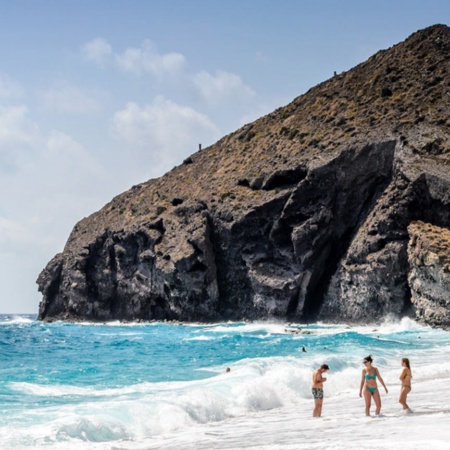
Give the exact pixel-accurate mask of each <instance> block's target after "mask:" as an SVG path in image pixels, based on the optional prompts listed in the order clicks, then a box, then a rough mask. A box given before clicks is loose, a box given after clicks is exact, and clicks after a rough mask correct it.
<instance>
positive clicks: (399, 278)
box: [38, 25, 450, 326]
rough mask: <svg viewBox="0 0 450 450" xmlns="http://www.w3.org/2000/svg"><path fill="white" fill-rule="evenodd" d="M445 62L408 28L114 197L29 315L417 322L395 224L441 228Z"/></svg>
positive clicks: (425, 36) (442, 47)
mask: <svg viewBox="0 0 450 450" xmlns="http://www.w3.org/2000/svg"><path fill="white" fill-rule="evenodd" d="M449 56H450V29H449V28H448V27H446V26H443V25H436V26H433V27H430V28H427V29H425V30H422V31H419V32H417V33H415V34H413V35H412V36H410V37H409V38H408V39H407V40H406V41H404V42H402V43H400V44H398V45H396V46H394V47H392V48H390V49H388V50H385V51H381V52H379V53H377V54H376V55H374V56H372V57H371V58H370V59H369V60H368V61H366V62H365V63H363V64H360V65H359V66H357V67H355V68H354V69H352V70H350V71H348V72H346V73H342V74H340V75H337V76H335V77H333V78H332V79H330V80H328V81H326V82H324V83H322V84H320V85H318V86H316V87H314V88H313V89H311V90H310V91H308V92H307V93H306V94H305V95H303V96H300V97H298V98H297V99H295V100H294V101H293V102H292V103H291V104H289V105H287V106H285V107H283V108H280V109H277V110H276V111H274V112H273V113H271V114H269V115H268V116H265V117H262V118H261V119H258V120H257V121H255V122H254V123H252V124H249V125H246V126H244V127H243V128H241V129H240V130H238V131H236V132H235V133H232V134H230V135H228V136H226V137H224V138H223V139H221V140H220V141H218V142H217V143H216V144H214V145H212V146H211V147H209V148H207V149H204V150H202V151H199V152H197V153H195V154H193V155H192V156H191V157H190V158H188V159H187V160H185V161H184V162H183V164H182V165H180V166H178V167H175V168H174V169H173V170H172V171H170V172H168V173H167V174H166V175H164V176H163V177H161V178H159V179H155V180H150V181H148V182H146V183H143V184H141V185H138V186H134V187H133V188H131V189H130V190H129V191H127V192H125V193H123V194H121V195H119V196H118V197H116V198H114V199H113V200H112V201H111V202H110V203H108V204H107V205H106V206H105V207H104V208H103V209H102V210H100V211H98V212H97V213H95V214H93V215H91V216H90V217H87V218H85V219H83V220H81V221H80V222H79V223H78V224H77V225H76V226H75V228H74V229H73V231H72V233H71V235H70V237H69V239H68V241H67V244H66V246H65V248H64V251H63V252H62V253H60V254H58V255H56V256H55V257H54V258H53V260H52V261H50V262H49V263H48V265H47V267H46V268H45V269H44V270H43V271H42V273H41V274H40V276H39V279H38V284H39V290H40V291H41V292H42V294H43V299H42V302H41V304H40V308H39V318H40V319H41V320H49V321H50V320H57V319H62V320H74V321H76V320H102V321H103V320H117V319H118V320H153V319H158V320H161V319H177V320H185V321H201V320H204V321H209V320H227V319H231V320H237V319H262V318H268V317H277V318H283V319H284V318H289V319H290V320H314V319H321V320H347V321H354V322H356V321H376V320H378V319H381V318H383V317H384V316H386V315H387V314H394V315H402V314H414V313H415V312H417V315H418V317H419V318H420V319H421V320H425V321H427V320H428V319H427V317H431V316H430V315H429V314H428V315H425V314H424V313H423V312H421V311H422V309H423V308H422V306H420V305H419V304H418V302H417V301H416V298H418V296H417V295H416V288H414V287H413V286H414V282H412V281H411V279H412V278H413V277H414V276H416V275H411V274H412V273H416V272H414V271H415V270H416V264H415V263H414V264H413V263H412V260H411V258H408V250H407V249H408V241H409V239H410V234H409V233H411V231H410V232H408V226H409V225H410V224H411V223H412V222H414V221H418V220H420V221H423V222H425V223H430V224H433V225H435V226H439V227H442V228H447V229H448V228H450V195H449V193H450V190H449V188H450V134H449V131H450V114H449V113H450V58H449ZM408 276H409V282H408ZM417 276H418V275H417ZM410 286H411V287H410ZM443 286H444V287H442V289H443V292H448V285H443ZM448 293H450V292H448ZM419 296H420V295H419ZM441 303H442V302H441ZM441 303H439V302H431V303H430V305H429V306H427V308H428V309H429V310H432V311H436V314H435V315H434V316H433V320H432V323H433V324H435V325H443V326H449V325H450V322H449V318H448V316H447V315H446V314H444V313H443V312H442V311H443V309H442V308H444V309H445V308H446V306H442V304H441ZM428 309H427V310H428Z"/></svg>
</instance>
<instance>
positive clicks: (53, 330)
mask: <svg viewBox="0 0 450 450" xmlns="http://www.w3.org/2000/svg"><path fill="white" fill-rule="evenodd" d="M299 326H300V328H301V331H306V332H308V334H291V333H286V329H287V326H286V325H285V324H282V323H249V324H248V323H224V324H214V325H178V324H166V323H152V324H133V325H124V324H120V323H112V324H96V325H92V324H65V323H52V324H47V323H41V322H37V321H35V318H34V317H33V316H20V317H18V316H0V352H1V360H2V365H1V367H0V412H1V414H0V444H1V445H0V448H2V449H8V448H40V447H43V448H47V447H48V448H58V446H60V448H92V447H91V446H90V445H91V444H92V443H96V444H98V445H100V444H102V445H103V444H104V445H105V447H104V448H111V447H108V445H111V443H114V442H124V441H127V440H128V441H134V442H136V441H139V440H140V439H146V438H149V437H154V436H158V435H159V434H161V433H166V432H171V431H176V430H178V429H186V428H189V427H192V426H195V425H196V424H199V423H202V424H205V423H214V422H218V421H223V420H227V419H228V418H230V417H236V416H239V415H245V414H247V413H249V412H254V411H258V410H266V409H272V408H283V406H286V405H288V404H293V403H302V402H306V401H308V402H309V401H310V389H309V386H310V381H309V380H310V375H311V372H312V370H314V369H315V368H316V367H317V366H318V365H320V364H322V363H324V362H326V363H327V364H328V365H329V366H330V367H331V371H330V373H331V374H334V375H336V374H339V377H335V378H334V381H331V384H330V386H331V387H332V391H333V392H334V394H339V393H340V392H343V391H344V390H346V389H349V388H350V387H352V388H353V386H354V385H355V383H356V385H357V384H358V381H359V379H356V382H355V373H357V374H359V370H360V369H361V360H362V358H363V357H364V356H366V354H368V353H371V354H373V355H374V356H375V358H376V362H377V365H378V366H379V367H382V368H383V371H384V372H385V373H387V374H390V373H391V372H392V373H394V372H398V361H399V359H400V358H401V357H403V356H408V357H409V358H410V359H411V360H412V361H417V363H418V364H419V362H420V371H421V372H422V373H423V374H424V376H425V375H426V373H428V372H430V373H431V372H432V373H433V374H434V375H436V373H437V376H438V375H439V370H444V368H442V364H440V358H441V355H442V354H443V353H446V354H448V353H447V352H449V349H450V334H449V333H446V332H444V331H442V330H432V329H429V328H425V327H421V326H419V325H417V324H415V323H414V322H412V321H410V320H408V319H404V320H403V321H402V322H399V323H386V324H384V325H383V326H380V327H377V328H374V327H352V328H350V327H347V326H345V325H333V326H329V325H321V324H316V325H308V326H306V325H299ZM290 329H291V330H292V329H294V330H296V329H297V328H295V327H291V328H290ZM303 347H304V348H305V350H306V352H304V351H303V350H302V349H303ZM227 367H230V368H231V372H230V373H226V372H225V369H226V368H227ZM417 367H418V366H417ZM439 367H440V368H441V369H439ZM445 370H447V368H446V369H445ZM358 376H359V375H356V377H358ZM334 394H333V393H331V394H330V395H334ZM90 443H91V444H90ZM102 448H103V447H102Z"/></svg>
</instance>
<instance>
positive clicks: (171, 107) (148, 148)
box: [113, 96, 219, 174]
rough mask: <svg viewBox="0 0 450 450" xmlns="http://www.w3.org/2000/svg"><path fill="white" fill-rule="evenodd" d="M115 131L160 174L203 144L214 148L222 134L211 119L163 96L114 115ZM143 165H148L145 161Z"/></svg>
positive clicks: (127, 107) (131, 103)
mask: <svg viewBox="0 0 450 450" xmlns="http://www.w3.org/2000/svg"><path fill="white" fill-rule="evenodd" d="M113 127H114V131H115V133H116V134H117V135H118V136H119V137H120V138H121V139H123V140H124V141H126V142H127V143H128V144H129V148H130V150H131V152H140V157H144V158H148V159H147V161H151V162H152V163H153V164H154V165H156V166H157V168H158V171H159V174H160V173H161V172H160V171H161V170H168V169H170V168H171V165H173V164H174V163H180V162H181V159H182V158H183V157H185V156H187V155H189V154H191V153H193V152H194V151H196V150H197V145H198V144H199V143H203V144H205V145H206V144H210V143H212V142H214V140H215V139H217V138H218V137H219V130H218V129H217V127H216V126H215V125H214V124H213V123H212V122H211V120H210V119H208V117H206V116H205V115H203V114H201V113H199V112H197V111H195V110H194V109H192V108H191V107H188V106H182V105H178V104H176V103H174V102H172V101H170V100H166V99H165V98H164V97H162V96H158V97H157V98H156V99H155V100H154V101H153V103H152V104H150V105H146V106H144V107H140V106H139V105H137V104H136V103H133V102H129V103H128V104H127V105H126V107H125V109H123V110H121V111H118V112H117V113H116V114H115V115H114V119H113ZM140 162H141V164H144V165H145V164H146V161H145V160H144V161H142V160H141V161H140Z"/></svg>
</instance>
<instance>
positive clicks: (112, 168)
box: [0, 0, 450, 313]
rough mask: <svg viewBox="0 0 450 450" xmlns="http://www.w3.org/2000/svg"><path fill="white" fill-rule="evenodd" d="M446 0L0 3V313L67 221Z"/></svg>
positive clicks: (27, 296) (432, 15)
mask: <svg viewBox="0 0 450 450" xmlns="http://www.w3.org/2000/svg"><path fill="white" fill-rule="evenodd" d="M436 23H444V24H449V23H450V2H448V1H444V0H440V1H438V0H427V1H414V0H408V1H403V0H399V1H395V0H391V1H384V0H382V1H377V2H372V1H363V0H359V1H343V0H340V1H338V0H335V1H333V0H314V1H313V0H310V1H301V0H297V1H294V0H277V1H275V0H273V1H268V0H240V1H236V0H227V1H225V0H222V1H219V0H209V1H207V0H190V1H186V0H147V1H144V0H127V1H126V0H122V1H118V0H108V1H107V0H47V1H44V0H28V1H25V0H14V1H7V0H0V289H1V290H0V313H34V312H36V311H37V309H38V304H39V301H40V295H39V293H38V292H37V285H36V284H35V280H36V278H37V276H38V275H39V273H40V271H41V270H42V268H43V267H44V266H45V265H46V263H47V262H48V261H49V260H50V259H51V258H52V257H53V256H54V255H55V254H56V253H58V252H60V251H62V249H63V248H64V244H65V241H66V239H67V237H68V235H69V233H70V231H71V229H72V227H73V226H74V225H75V223H76V222H77V221H78V220H80V219H82V218H83V217H85V216H87V215H89V214H91V213H92V212H94V211H96V210H98V209H99V208H101V207H102V206H103V205H104V204H105V203H107V202H108V201H109V200H110V199H111V198H112V197H114V196H115V195H117V194H119V193H121V192H123V191H124V190H126V189H128V188H129V187H131V186H132V185H134V184H137V183H140V182H142V181H145V180H147V179H149V178H154V177H158V176H160V175H162V174H163V173H164V172H166V171H167V170H169V169H171V168H172V167H173V166H174V165H177V164H179V163H180V162H181V161H182V160H183V159H184V158H185V157H186V156H188V155H189V154H191V153H193V152H194V151H196V150H197V148H198V144H199V143H202V145H203V147H205V146H207V145H209V144H212V143H214V142H215V141H216V140H217V139H219V138H220V137H222V136H223V135H225V134H227V133H229V132H231V131H234V130H235V129H237V128H239V127H240V126H242V125H243V124H245V123H248V122H251V121H253V120H255V119H256V118H258V117H260V116H262V115H264V114H267V113H269V112H271V111H273V110H274V109H276V108H278V107H279V106H283V105H285V104H287V103H289V102H290V101H292V100H293V99H294V98H295V97H297V96H298V95H300V94H302V93H304V92H306V91H307V90H308V89H309V88H311V87H313V86H314V85H316V84H317V83H319V82H322V81H324V80H326V79H328V78H329V77H331V76H332V75H333V72H334V71H337V72H341V71H344V70H348V69H350V68H352V67H353V66H355V65H356V64H358V63H360V62H362V61H364V60H365V59H367V58H368V57H369V56H371V55H372V54H373V53H375V52H376V51H378V50H380V49H385V48H388V47H390V46H392V45H394V44H396V43H397V42H399V41H402V40H404V39H405V38H407V37H408V36H409V35H410V34H411V33H413V32H414V31H416V30H418V29H421V28H425V27H427V26H429V25H433V24H436Z"/></svg>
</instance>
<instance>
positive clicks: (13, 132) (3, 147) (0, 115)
mask: <svg viewBox="0 0 450 450" xmlns="http://www.w3.org/2000/svg"><path fill="white" fill-rule="evenodd" d="M38 140H39V127H38V126H37V125H36V124H35V123H34V122H32V121H31V120H29V119H28V108H27V107H25V106H11V107H5V108H0V172H4V171H11V170H16V169H17V167H18V166H19V165H21V164H23V163H25V162H26V160H27V159H29V157H30V154H31V152H32V148H33V146H34V145H36V143H37V142H38Z"/></svg>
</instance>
